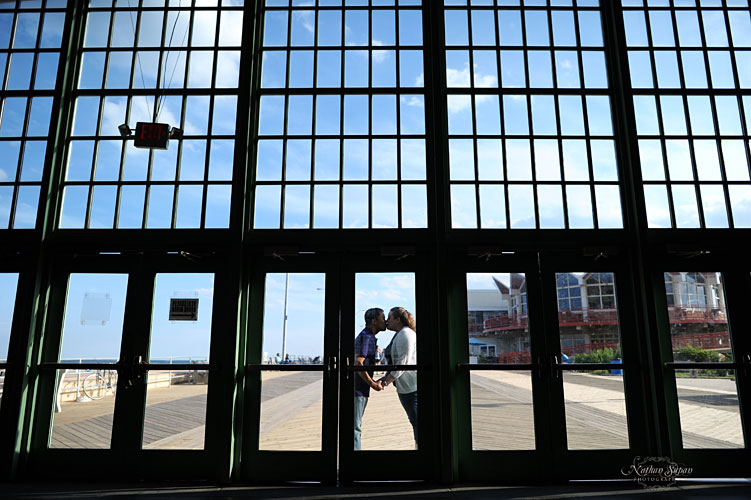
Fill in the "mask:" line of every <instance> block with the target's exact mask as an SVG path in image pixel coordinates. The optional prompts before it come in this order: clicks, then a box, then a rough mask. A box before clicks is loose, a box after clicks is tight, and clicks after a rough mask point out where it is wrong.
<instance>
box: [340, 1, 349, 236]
mask: <svg viewBox="0 0 751 500" xmlns="http://www.w3.org/2000/svg"><path fill="white" fill-rule="evenodd" d="M341 10H342V22H341V30H342V33H341V35H342V45H341V48H340V49H339V50H340V51H341V56H340V61H339V92H340V96H339V228H344V97H345V89H344V75H345V71H344V69H345V68H344V65H345V55H346V52H345V49H344V47H345V45H346V40H345V36H346V31H347V16H346V13H347V11H346V9H344V8H342V9H341Z"/></svg>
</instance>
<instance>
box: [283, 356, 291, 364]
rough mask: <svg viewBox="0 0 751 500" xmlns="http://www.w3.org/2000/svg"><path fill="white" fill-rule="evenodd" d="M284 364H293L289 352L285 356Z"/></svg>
mask: <svg viewBox="0 0 751 500" xmlns="http://www.w3.org/2000/svg"><path fill="white" fill-rule="evenodd" d="M282 364H283V365H289V364H292V360H291V359H289V354H287V355H286V356H284V361H282Z"/></svg>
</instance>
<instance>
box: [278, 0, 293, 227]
mask: <svg viewBox="0 0 751 500" xmlns="http://www.w3.org/2000/svg"><path fill="white" fill-rule="evenodd" d="M286 47H287V60H286V65H287V71H286V74H285V86H284V109H283V111H282V112H283V113H284V117H283V123H282V172H281V174H282V177H281V183H280V186H279V229H284V208H285V205H284V202H285V199H286V197H285V195H286V193H287V185H286V180H287V135H288V133H289V132H288V131H287V127H288V125H289V97H290V96H289V92H288V91H289V87H290V71H291V69H292V63H291V59H292V9H288V10H287V45H286Z"/></svg>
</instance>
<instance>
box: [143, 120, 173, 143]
mask: <svg viewBox="0 0 751 500" xmlns="http://www.w3.org/2000/svg"><path fill="white" fill-rule="evenodd" d="M166 128H167V127H164V126H163V125H162V124H161V123H144V125H143V129H142V130H141V139H145V140H152V141H158V140H160V139H162V138H163V137H166V136H167V130H166Z"/></svg>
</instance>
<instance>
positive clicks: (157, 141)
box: [133, 122, 169, 149]
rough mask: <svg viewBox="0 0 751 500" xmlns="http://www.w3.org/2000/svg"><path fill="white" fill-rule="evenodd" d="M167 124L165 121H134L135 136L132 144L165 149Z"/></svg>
mask: <svg viewBox="0 0 751 500" xmlns="http://www.w3.org/2000/svg"><path fill="white" fill-rule="evenodd" d="M168 144H169V125H167V124H166V123H146V122H138V123H136V137H135V143H134V144H133V145H134V146H135V147H137V148H146V149H167V145H168Z"/></svg>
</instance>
